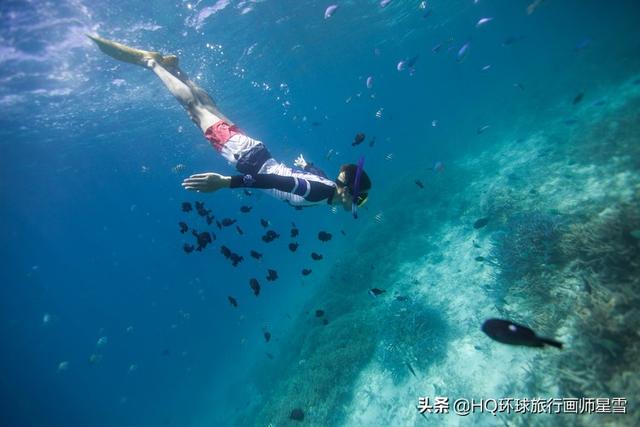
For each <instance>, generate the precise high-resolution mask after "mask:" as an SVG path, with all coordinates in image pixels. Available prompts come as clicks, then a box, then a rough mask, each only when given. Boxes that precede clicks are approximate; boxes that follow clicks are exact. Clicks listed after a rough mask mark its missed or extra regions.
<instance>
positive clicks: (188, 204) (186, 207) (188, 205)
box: [182, 202, 193, 212]
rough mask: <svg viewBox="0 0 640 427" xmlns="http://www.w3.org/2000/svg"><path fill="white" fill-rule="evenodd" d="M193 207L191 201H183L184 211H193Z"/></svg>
mask: <svg viewBox="0 0 640 427" xmlns="http://www.w3.org/2000/svg"><path fill="white" fill-rule="evenodd" d="M192 210H193V208H192V207H191V203H189V202H182V212H191V211H192Z"/></svg>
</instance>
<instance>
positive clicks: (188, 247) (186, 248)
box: [182, 243, 195, 254]
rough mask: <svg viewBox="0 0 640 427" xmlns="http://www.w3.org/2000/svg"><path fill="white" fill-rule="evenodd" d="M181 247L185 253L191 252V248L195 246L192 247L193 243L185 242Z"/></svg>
mask: <svg viewBox="0 0 640 427" xmlns="http://www.w3.org/2000/svg"><path fill="white" fill-rule="evenodd" d="M182 249H183V250H184V251H185V252H186V253H188V254H190V253H191V252H193V250H194V249H195V247H194V246H193V245H190V244H188V243H185V244H184V245H183V246H182Z"/></svg>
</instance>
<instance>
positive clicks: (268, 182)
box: [182, 172, 334, 202]
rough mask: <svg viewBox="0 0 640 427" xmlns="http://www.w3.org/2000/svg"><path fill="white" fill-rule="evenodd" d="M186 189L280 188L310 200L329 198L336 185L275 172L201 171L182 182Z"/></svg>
mask: <svg viewBox="0 0 640 427" xmlns="http://www.w3.org/2000/svg"><path fill="white" fill-rule="evenodd" d="M182 186H183V187H184V188H185V189H186V190H191V191H198V192H205V193H208V192H212V191H217V190H219V189H221V188H247V187H250V188H260V189H263V190H279V191H282V192H285V193H290V194H295V195H297V196H300V197H303V198H304V199H305V200H307V201H310V202H318V201H321V200H324V199H328V198H330V197H331V195H332V194H333V192H334V187H333V186H331V185H328V184H325V183H323V182H317V181H312V180H307V179H304V178H298V177H294V176H281V175H275V174H257V175H234V176H225V175H220V174H217V173H213V172H209V173H200V174H195V175H191V176H190V177H189V178H187V179H185V180H184V181H183V182H182Z"/></svg>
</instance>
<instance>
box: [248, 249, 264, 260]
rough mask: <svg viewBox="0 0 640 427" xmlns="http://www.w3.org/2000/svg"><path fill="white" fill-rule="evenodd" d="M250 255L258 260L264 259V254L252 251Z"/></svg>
mask: <svg viewBox="0 0 640 427" xmlns="http://www.w3.org/2000/svg"><path fill="white" fill-rule="evenodd" d="M250 253H251V256H252V257H253V258H255V259H257V260H259V259H261V258H262V254H261V253H260V252H256V251H253V250H252V251H251V252H250Z"/></svg>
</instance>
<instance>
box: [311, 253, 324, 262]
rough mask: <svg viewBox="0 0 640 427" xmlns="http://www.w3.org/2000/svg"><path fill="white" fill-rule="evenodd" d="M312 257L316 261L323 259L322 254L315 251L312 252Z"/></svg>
mask: <svg viewBox="0 0 640 427" xmlns="http://www.w3.org/2000/svg"><path fill="white" fill-rule="evenodd" d="M311 258H312V259H313V260H314V261H320V260H321V259H322V255H320V254H317V253H315V252H311Z"/></svg>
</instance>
